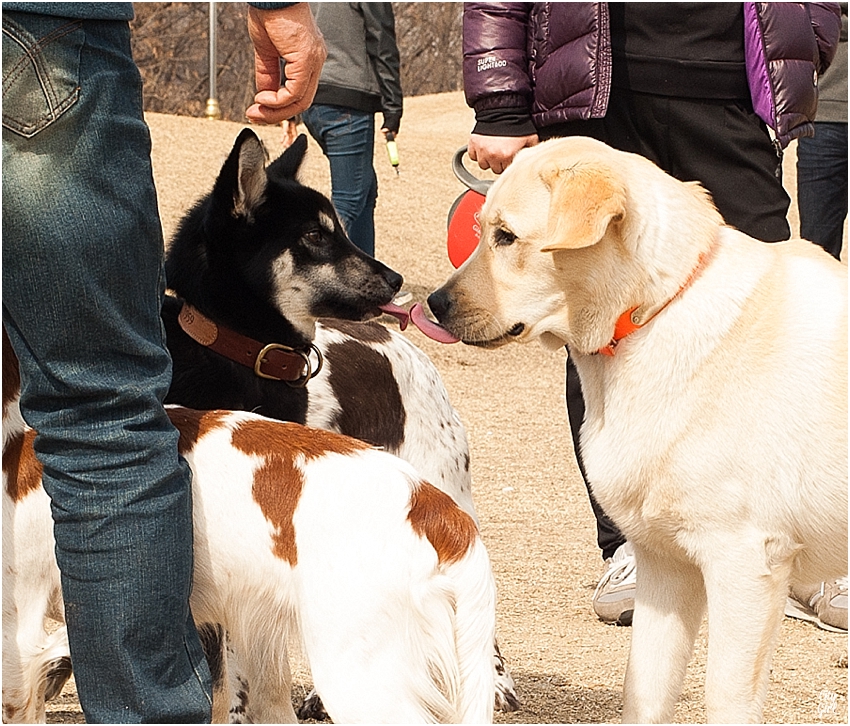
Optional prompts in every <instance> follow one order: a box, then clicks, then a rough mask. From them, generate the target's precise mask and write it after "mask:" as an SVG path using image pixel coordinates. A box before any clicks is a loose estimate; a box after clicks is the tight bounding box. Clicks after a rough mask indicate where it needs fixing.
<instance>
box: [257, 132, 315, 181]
mask: <svg viewBox="0 0 850 726" xmlns="http://www.w3.org/2000/svg"><path fill="white" fill-rule="evenodd" d="M306 153H307V137H306V136H305V135H304V134H299V135H298V138H296V139H295V141H293V142H292V144H291V145H290V146H289V148H288V149H287V150H286V151H284V152H283V153H282V154H281V155H280V156H279V157H278V158H277V159H275V160H274V161H273V162H272V163H271V164H269V167H268V169H267V171H268V174H269V176H270V177H271V178H272V179H294V178H295V175H296V174H297V173H298V169H299V167H300V166H301V162H302V161H304V154H306Z"/></svg>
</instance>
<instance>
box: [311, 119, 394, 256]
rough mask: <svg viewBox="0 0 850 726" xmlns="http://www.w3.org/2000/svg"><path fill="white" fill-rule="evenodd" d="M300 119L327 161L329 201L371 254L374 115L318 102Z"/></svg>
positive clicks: (353, 238) (375, 193)
mask: <svg viewBox="0 0 850 726" xmlns="http://www.w3.org/2000/svg"><path fill="white" fill-rule="evenodd" d="M301 118H302V120H303V121H304V125H305V126H306V127H307V130H308V131H309V132H310V135H311V136H312V137H313V138H314V139H316V141H317V142H318V143H319V145H320V146H321V147H322V150H323V151H324V152H325V155H326V156H327V157H328V161H329V162H330V167H331V200H332V201H333V204H334V207H335V208H336V211H337V214H339V216H340V219H342V222H343V224H344V225H345V229H346V232H348V236H349V237H350V238H351V241H352V242H354V244H355V245H357V246H358V247H359V248H360V249H361V250H363V251H364V252H366V253H367V254H369V255H372V256H374V255H375V203H376V201H377V198H378V177H377V175H376V174H375V168H374V166H373V156H374V153H375V114H373V113H367V112H365V111H357V110H355V109H350V108H342V107H340V106H326V105H321V104H317V105H313V106H311V107H310V108H309V109H307V110H306V111H305V112H304V113H303V114H302V115H301Z"/></svg>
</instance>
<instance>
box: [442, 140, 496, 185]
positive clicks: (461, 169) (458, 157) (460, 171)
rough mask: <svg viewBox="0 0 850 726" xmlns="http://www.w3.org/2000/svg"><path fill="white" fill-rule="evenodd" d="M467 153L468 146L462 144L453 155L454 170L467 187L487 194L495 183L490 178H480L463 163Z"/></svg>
mask: <svg viewBox="0 0 850 726" xmlns="http://www.w3.org/2000/svg"><path fill="white" fill-rule="evenodd" d="M465 153H466V147H465V146H461V147H460V148H459V149H458V150H457V151H456V152H455V154H454V156H453V157H452V171H453V172H454V173H455V176H456V177H457V178H458V180H459V181H460V182H462V183H463V185H464V186H465V187H466V188H467V189H471V190H472V191H474V192H478V193H479V194H483V195H484V196H485V197H486V196H487V190H488V189H489V188H490V187H491V186H492V185H493V182H492V180H490V179H479V178H478V177H477V176H473V175H472V174H471V173H470V171H469V169H467V168H466V167H465V166H464V165H463V155H464V154H465Z"/></svg>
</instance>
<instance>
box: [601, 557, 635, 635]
mask: <svg viewBox="0 0 850 726" xmlns="http://www.w3.org/2000/svg"><path fill="white" fill-rule="evenodd" d="M605 562H606V564H607V566H608V569H607V570H606V571H605V574H604V575H602V579H601V580H599V584H598V585H597V586H596V592H594V593H593V610H594V611H595V612H596V614H597V615H598V616H599V619H600V620H602V621H603V622H605V623H616V624H617V625H631V624H632V615H633V614H634V610H635V582H636V581H637V569H636V567H635V553H634V550H633V549H632V545H631V543H630V542H626V543H624V544H621V545H620V546H619V547H618V548H617V550H616V552H614V556H613V557H609V558H608V559H607V560H605Z"/></svg>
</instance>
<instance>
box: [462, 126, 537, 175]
mask: <svg viewBox="0 0 850 726" xmlns="http://www.w3.org/2000/svg"><path fill="white" fill-rule="evenodd" d="M539 142H540V139H539V138H538V137H537V134H532V135H530V136H485V135H484V134H471V135H470V137H469V143H468V144H467V148H466V153H467V154H469V158H470V159H472V160H473V161H477V162H478V166H479V167H481V168H482V169H492V170H493V171H494V172H495V173H496V174H501V173H502V172H503V171H504V170H505V169H507V168H508V166H509V165H510V163H511V162H512V161H513V160H514V157H515V156H516V154H517V152H518V151H519V150H520V149H524V148H525V147H526V146H536V145H537V144H538V143H539Z"/></svg>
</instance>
